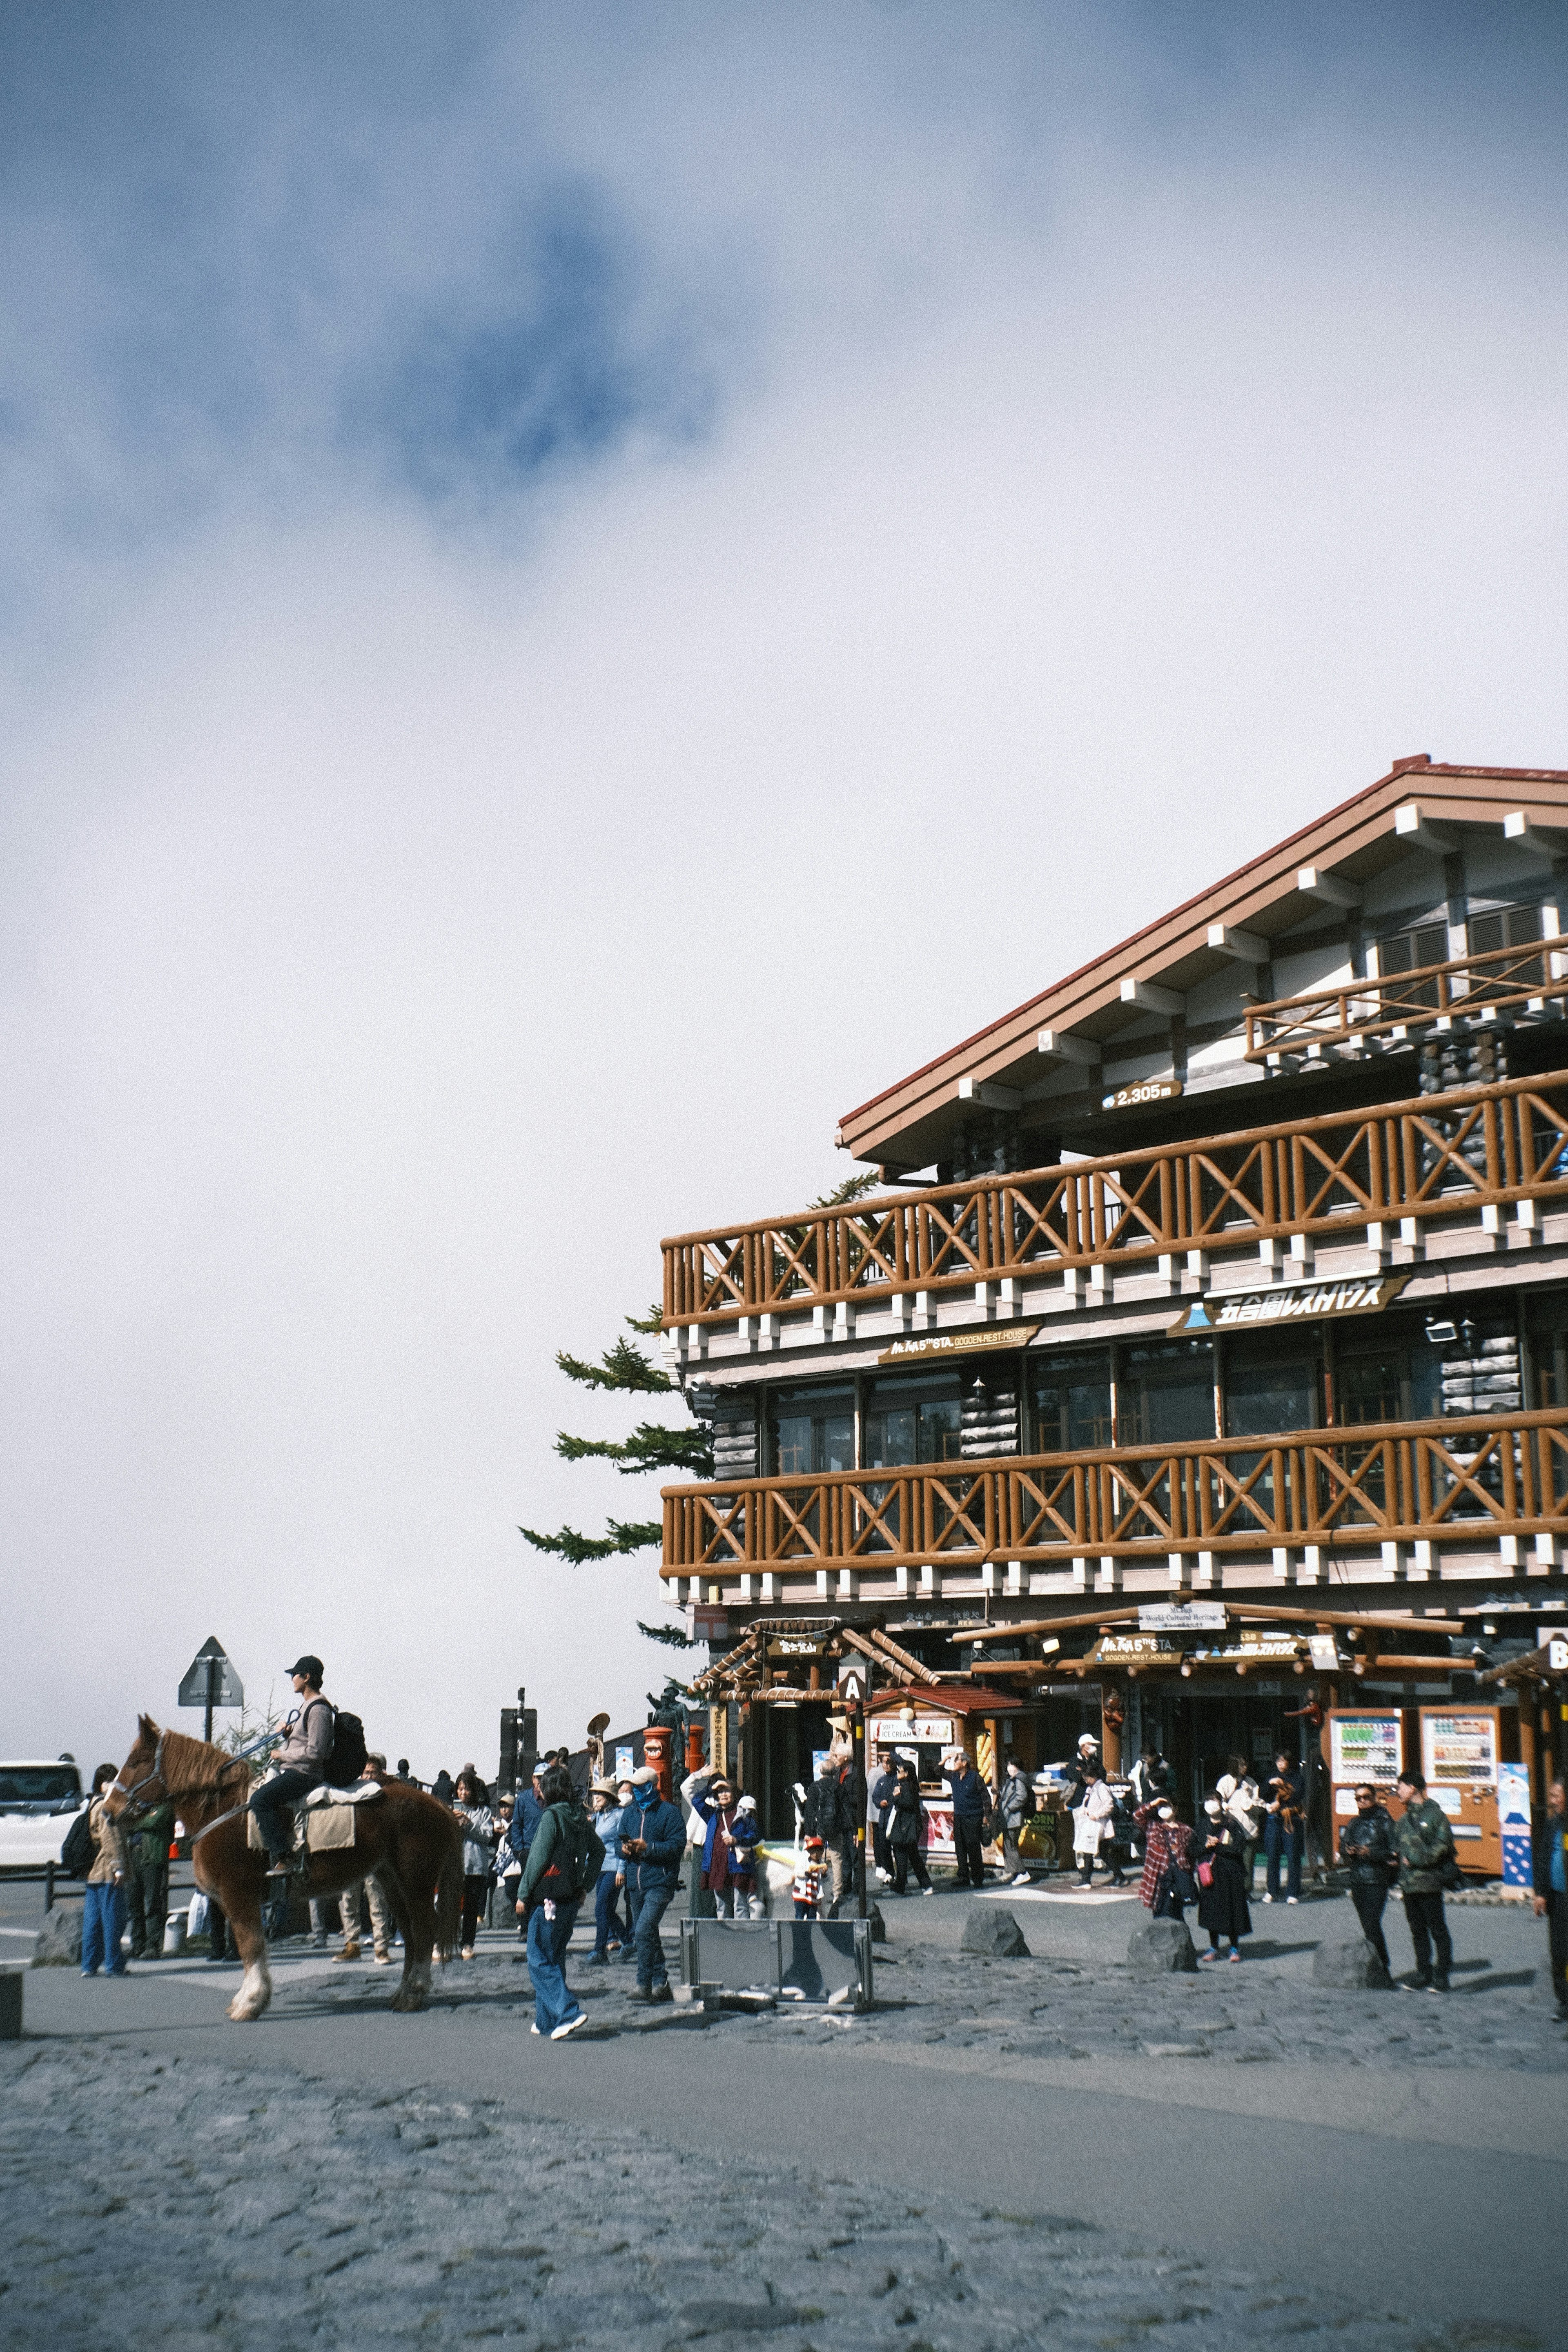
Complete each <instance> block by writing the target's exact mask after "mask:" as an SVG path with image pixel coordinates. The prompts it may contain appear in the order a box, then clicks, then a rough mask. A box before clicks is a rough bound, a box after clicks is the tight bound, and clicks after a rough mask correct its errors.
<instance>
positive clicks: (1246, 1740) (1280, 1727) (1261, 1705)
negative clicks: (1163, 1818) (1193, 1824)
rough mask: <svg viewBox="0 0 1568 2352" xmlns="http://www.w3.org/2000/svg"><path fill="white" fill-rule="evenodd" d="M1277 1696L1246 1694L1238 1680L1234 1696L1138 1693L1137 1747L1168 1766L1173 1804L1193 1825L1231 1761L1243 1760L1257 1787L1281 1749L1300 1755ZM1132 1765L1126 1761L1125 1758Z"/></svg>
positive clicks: (1293, 1725) (1294, 1701)
mask: <svg viewBox="0 0 1568 2352" xmlns="http://www.w3.org/2000/svg"><path fill="white" fill-rule="evenodd" d="M1286 1706H1300V1696H1299V1695H1297V1694H1293V1695H1292V1696H1291V1697H1290V1698H1289V1700H1287V1699H1286V1697H1285V1696H1283V1694H1282V1693H1279V1692H1262V1691H1257V1690H1251V1691H1249V1690H1247V1689H1246V1688H1245V1686H1244V1685H1242V1684H1241V1682H1240V1678H1239V1676H1238V1677H1237V1687H1236V1689H1235V1690H1234V1691H1230V1690H1225V1691H1219V1692H1200V1693H1199V1694H1198V1695H1197V1696H1190V1695H1188V1694H1187V1693H1185V1692H1184V1693H1182V1694H1181V1695H1180V1696H1178V1695H1177V1694H1176V1693H1175V1692H1173V1691H1170V1690H1155V1689H1152V1688H1146V1689H1144V1690H1142V1692H1141V1693H1140V1714H1141V1717H1142V1730H1141V1735H1140V1738H1139V1743H1138V1744H1139V1745H1140V1746H1147V1745H1148V1744H1150V1743H1151V1742H1152V1743H1153V1744H1154V1745H1155V1746H1157V1747H1158V1748H1159V1749H1160V1751H1161V1753H1162V1754H1163V1757H1164V1758H1165V1760H1166V1762H1167V1763H1168V1764H1169V1765H1170V1767H1171V1785H1172V1789H1173V1793H1174V1797H1175V1801H1176V1803H1177V1804H1178V1806H1179V1807H1180V1808H1181V1809H1182V1811H1184V1813H1185V1814H1186V1816H1187V1819H1188V1820H1189V1821H1193V1820H1195V1819H1196V1818H1197V1813H1198V1811H1199V1809H1200V1808H1201V1806H1202V1804H1203V1801H1204V1799H1205V1797H1206V1796H1207V1794H1208V1792H1209V1790H1211V1789H1212V1788H1213V1787H1214V1784H1215V1781H1216V1780H1218V1779H1219V1777H1220V1775H1221V1773H1222V1772H1226V1771H1228V1770H1229V1769H1230V1759H1231V1758H1232V1757H1233V1756H1240V1757H1243V1758H1245V1759H1246V1762H1247V1769H1248V1770H1249V1771H1250V1773H1251V1774H1252V1777H1253V1779H1254V1780H1256V1781H1257V1782H1258V1786H1259V1788H1261V1787H1262V1786H1263V1784H1264V1782H1265V1781H1266V1780H1268V1775H1269V1773H1270V1772H1271V1771H1272V1770H1273V1769H1274V1758H1275V1755H1276V1753H1277V1752H1278V1750H1279V1748H1284V1749H1285V1751H1286V1752H1287V1754H1288V1755H1289V1756H1290V1757H1292V1758H1297V1757H1300V1753H1301V1726H1300V1723H1299V1722H1290V1723H1287V1722H1286V1720H1285V1709H1286ZM1126 1760H1127V1761H1128V1762H1129V1763H1131V1760H1132V1759H1131V1756H1129V1757H1128V1758H1127V1759H1126Z"/></svg>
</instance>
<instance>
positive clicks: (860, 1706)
mask: <svg viewBox="0 0 1568 2352" xmlns="http://www.w3.org/2000/svg"><path fill="white" fill-rule="evenodd" d="M849 1742H850V1749H849V1752H850V1777H851V1779H852V1780H853V1782H854V1785H855V1789H856V1792H857V1793H856V1800H855V1916H856V1917H857V1918H858V1919H863V1918H864V1917H865V1916H866V1805H867V1793H866V1791H867V1780H866V1706H865V1702H864V1700H862V1699H856V1700H855V1701H854V1703H853V1705H852V1706H850V1709H849Z"/></svg>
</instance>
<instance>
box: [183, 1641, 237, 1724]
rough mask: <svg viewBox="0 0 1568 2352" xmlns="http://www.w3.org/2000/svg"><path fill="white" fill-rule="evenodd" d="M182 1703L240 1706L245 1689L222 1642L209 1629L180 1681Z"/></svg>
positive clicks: (184, 1704) (190, 1704)
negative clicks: (230, 1662)
mask: <svg viewBox="0 0 1568 2352" xmlns="http://www.w3.org/2000/svg"><path fill="white" fill-rule="evenodd" d="M180 1705H181V1706H244V1705H245V1691H244V1688H243V1686H242V1685H241V1683H240V1679H239V1676H238V1675H237V1674H236V1673H235V1671H234V1668H233V1666H232V1665H231V1664H229V1661H228V1657H227V1654H226V1652H225V1649H224V1646H223V1643H221V1642H220V1641H219V1640H218V1637H217V1635H216V1633H209V1634H208V1636H207V1638H206V1640H205V1642H204V1643H202V1646H201V1648H200V1649H199V1650H198V1651H197V1652H196V1654H195V1657H194V1658H193V1659H192V1660H191V1663H190V1665H189V1666H188V1668H187V1669H186V1671H185V1675H184V1679H183V1680H182V1682H181V1684H180Z"/></svg>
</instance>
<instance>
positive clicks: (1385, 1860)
mask: <svg viewBox="0 0 1568 2352" xmlns="http://www.w3.org/2000/svg"><path fill="white" fill-rule="evenodd" d="M1355 1805H1356V1809H1355V1817H1354V1819H1353V1820H1352V1821H1348V1822H1343V1823H1342V1825H1341V1828H1340V1861H1341V1862H1342V1864H1343V1865H1344V1867H1345V1869H1346V1870H1347V1871H1348V1872H1349V1873H1350V1882H1351V1901H1352V1903H1353V1904H1354V1905H1355V1915H1356V1917H1357V1918H1358V1919H1359V1920H1360V1921H1361V1932H1362V1934H1363V1936H1364V1937H1366V1940H1367V1942H1368V1943H1369V1944H1370V1945H1371V1946H1372V1948H1373V1952H1374V1953H1375V1954H1376V1956H1377V1959H1378V1961H1379V1963H1380V1965H1381V1967H1382V1969H1383V1971H1384V1975H1385V1976H1390V1977H1391V1976H1392V1975H1393V1974H1394V1965H1393V1962H1392V1961H1391V1960H1390V1959H1389V1957H1388V1946H1387V1944H1386V1943H1385V1942H1384V1935H1383V1906H1384V1904H1385V1903H1386V1902H1387V1901H1388V1890H1389V1888H1390V1887H1391V1886H1392V1885H1394V1880H1395V1879H1396V1878H1397V1877H1398V1875H1399V1841H1398V1839H1397V1838H1396V1837H1395V1835H1394V1818H1393V1816H1392V1814H1391V1813H1390V1812H1389V1810H1388V1807H1387V1806H1386V1805H1385V1804H1384V1803H1383V1802H1382V1801H1381V1800H1380V1799H1379V1797H1378V1793H1377V1790H1375V1789H1374V1788H1373V1786H1372V1784H1371V1782H1370V1781H1369V1782H1367V1783H1365V1784H1364V1785H1363V1787H1361V1788H1359V1789H1358V1790H1356V1792H1355Z"/></svg>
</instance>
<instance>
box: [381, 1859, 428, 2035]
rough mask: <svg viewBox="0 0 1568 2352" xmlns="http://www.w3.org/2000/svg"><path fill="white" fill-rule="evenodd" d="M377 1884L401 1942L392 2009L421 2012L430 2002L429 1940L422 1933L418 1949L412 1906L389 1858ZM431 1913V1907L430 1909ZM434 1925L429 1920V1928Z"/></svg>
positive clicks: (413, 1907)
mask: <svg viewBox="0 0 1568 2352" xmlns="http://www.w3.org/2000/svg"><path fill="white" fill-rule="evenodd" d="M381 1883H382V1885H383V1887H384V1889H385V1892H386V1898H387V1901H388V1902H389V1903H390V1904H391V1906H392V1916H393V1917H394V1918H395V1920H396V1922H397V1932H398V1934H399V1935H400V1936H401V1937H402V1938H403V1976H402V1979H401V1981H400V1982H399V1984H398V1988H397V1990H396V1991H395V1993H394V1994H393V1996H392V2006H393V2008H394V2009H401V2010H418V2009H423V2008H424V2006H425V2004H426V2001H427V2000H429V1998H430V1946H431V1943H432V1941H433V1936H432V1934H431V1933H430V1932H429V1931H426V1935H425V1937H424V1939H423V1946H421V1938H420V1931H419V1929H418V1928H417V1927H416V1925H415V1906H414V1904H413V1902H412V1900H411V1899H410V1896H409V1893H408V1889H407V1887H406V1886H405V1885H404V1883H403V1879H402V1877H401V1875H400V1874H399V1873H398V1870H397V1867H396V1865H395V1864H394V1863H393V1862H392V1861H391V1859H390V1858H389V1859H388V1860H387V1861H385V1862H384V1863H383V1864H382V1866H381ZM431 1908H432V1912H433V1909H434V1906H431ZM433 1925H434V1921H433V1919H432V1927H433Z"/></svg>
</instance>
